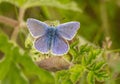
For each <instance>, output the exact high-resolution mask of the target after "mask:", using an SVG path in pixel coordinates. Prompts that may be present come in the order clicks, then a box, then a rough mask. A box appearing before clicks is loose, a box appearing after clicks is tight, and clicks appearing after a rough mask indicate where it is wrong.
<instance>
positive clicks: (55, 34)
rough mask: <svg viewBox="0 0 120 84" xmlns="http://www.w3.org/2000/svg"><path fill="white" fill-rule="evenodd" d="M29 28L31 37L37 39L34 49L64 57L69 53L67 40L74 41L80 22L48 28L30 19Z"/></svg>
mask: <svg viewBox="0 0 120 84" xmlns="http://www.w3.org/2000/svg"><path fill="white" fill-rule="evenodd" d="M27 26H28V29H29V31H30V33H31V35H32V36H33V37H34V38H36V39H35V41H34V47H35V48H36V49H37V50H38V51H40V52H41V53H43V54H45V53H49V52H51V53H52V54H54V55H63V54H65V53H67V52H68V50H69V45H68V42H67V40H72V39H73V37H74V36H75V34H76V32H77V30H78V29H79V27H80V23H79V22H68V23H64V24H60V25H58V26H48V25H47V24H46V23H44V22H41V21H38V20H36V19H32V18H30V19H28V20H27Z"/></svg>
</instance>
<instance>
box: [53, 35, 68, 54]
mask: <svg viewBox="0 0 120 84" xmlns="http://www.w3.org/2000/svg"><path fill="white" fill-rule="evenodd" d="M68 50H69V45H68V42H67V41H66V40H64V39H63V38H62V37H61V36H59V35H55V36H54V39H53V42H52V47H51V51H52V53H53V54H55V55H63V54H65V53H67V51H68Z"/></svg>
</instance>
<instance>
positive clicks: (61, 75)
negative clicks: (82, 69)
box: [55, 70, 72, 84]
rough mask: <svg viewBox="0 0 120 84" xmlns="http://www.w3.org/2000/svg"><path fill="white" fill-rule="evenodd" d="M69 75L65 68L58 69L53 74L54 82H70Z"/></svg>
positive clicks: (56, 83)
mask: <svg viewBox="0 0 120 84" xmlns="http://www.w3.org/2000/svg"><path fill="white" fill-rule="evenodd" d="M69 76H70V73H69V71H67V70H62V71H58V72H57V73H56V74H55V84H72V82H71V80H70V79H69Z"/></svg>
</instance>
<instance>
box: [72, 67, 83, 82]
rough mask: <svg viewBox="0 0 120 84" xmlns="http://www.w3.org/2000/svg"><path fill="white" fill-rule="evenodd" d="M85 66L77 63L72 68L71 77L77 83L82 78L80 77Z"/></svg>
mask: <svg viewBox="0 0 120 84" xmlns="http://www.w3.org/2000/svg"><path fill="white" fill-rule="evenodd" d="M83 70H84V68H83V66H82V65H75V66H73V67H72V68H71V69H70V73H71V75H70V79H71V81H72V82H73V84H75V83H76V82H77V81H79V80H80V77H81V76H82V73H83Z"/></svg>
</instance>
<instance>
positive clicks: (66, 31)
mask: <svg viewBox="0 0 120 84" xmlns="http://www.w3.org/2000/svg"><path fill="white" fill-rule="evenodd" d="M79 27H80V23H79V22H67V23H64V24H60V25H59V26H57V30H58V33H59V34H60V35H61V36H62V37H63V38H65V39H67V40H71V39H73V37H74V36H75V34H76V32H77V30H78V29H79Z"/></svg>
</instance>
